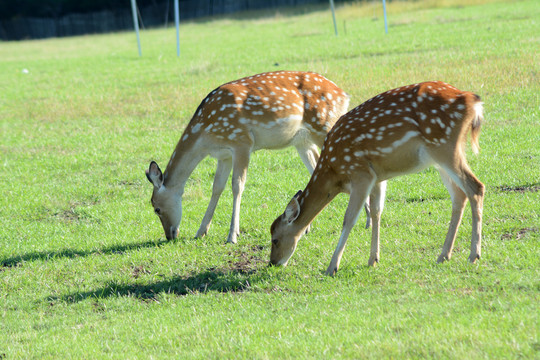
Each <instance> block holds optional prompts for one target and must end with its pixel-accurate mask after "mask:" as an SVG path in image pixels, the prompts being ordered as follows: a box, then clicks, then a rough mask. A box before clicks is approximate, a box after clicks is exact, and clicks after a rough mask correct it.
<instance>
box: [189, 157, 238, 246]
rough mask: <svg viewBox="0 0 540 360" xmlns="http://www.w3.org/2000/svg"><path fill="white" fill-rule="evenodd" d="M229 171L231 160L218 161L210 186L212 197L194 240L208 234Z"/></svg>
mask: <svg viewBox="0 0 540 360" xmlns="http://www.w3.org/2000/svg"><path fill="white" fill-rule="evenodd" d="M231 169H232V159H231V158H228V159H224V160H218V164H217V169H216V175H215V176H214V184H213V185H212V197H211V198H210V203H209V204H208V208H207V209H206V213H205V214H204V217H203V220H202V222H201V226H200V227H199V230H198V231H197V234H196V235H195V237H196V238H199V237H203V236H205V235H206V234H207V233H208V229H209V228H210V224H211V223H212V217H213V216H214V211H215V210H216V206H217V203H218V201H219V197H220V196H221V193H223V190H224V189H225V185H227V179H228V178H229V174H230V173H231Z"/></svg>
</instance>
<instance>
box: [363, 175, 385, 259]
mask: <svg viewBox="0 0 540 360" xmlns="http://www.w3.org/2000/svg"><path fill="white" fill-rule="evenodd" d="M385 195H386V181H382V182H380V183H376V184H375V186H374V187H373V190H371V195H370V200H371V203H370V207H371V214H370V215H371V223H372V225H373V228H372V229H371V253H370V255H369V261H368V266H375V265H377V263H378V262H379V229H380V224H381V214H382V211H383V207H384V198H385ZM366 210H367V208H366Z"/></svg>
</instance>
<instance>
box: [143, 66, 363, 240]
mask: <svg viewBox="0 0 540 360" xmlns="http://www.w3.org/2000/svg"><path fill="white" fill-rule="evenodd" d="M348 106H349V97H348V95H347V94H346V93H345V92H344V91H343V90H341V89H340V88H339V87H337V86H336V85H335V84H334V83H333V82H332V81H330V80H328V79H326V78H324V77H323V76H321V75H319V74H316V73H312V72H293V71H278V72H270V73H264V74H258V75H254V76H250V77H247V78H243V79H240V80H236V81H232V82H229V83H227V84H224V85H221V86H220V87H218V88H217V89H215V90H214V91H212V92H211V93H210V94H209V95H208V96H207V97H206V98H205V99H204V100H203V101H202V102H201V104H200V105H199V107H198V109H197V110H196V111H195V114H194V115H193V118H192V119H191V121H190V122H189V124H188V125H187V128H186V129H185V131H184V133H183V134H182V136H181V138H180V140H179V141H178V144H177V145H176V149H175V150H174V152H173V154H172V156H171V158H170V161H169V164H168V165H167V168H166V169H165V172H163V173H162V171H161V170H160V168H159V166H158V165H157V163H155V162H153V161H152V162H151V163H150V166H149V169H148V170H147V171H146V176H147V178H148V180H149V181H150V182H151V183H152V184H153V185H154V191H153V194H152V200H151V201H152V205H153V206H154V211H155V212H156V214H157V215H158V216H159V218H160V220H161V223H162V225H163V229H164V230H165V236H166V237H167V239H174V238H176V236H177V235H178V227H179V224H180V220H181V217H182V194H183V193H184V187H185V185H186V181H187V180H188V177H189V176H190V175H191V173H192V172H193V170H194V169H195V167H196V166H197V165H198V164H199V163H200V162H201V161H202V160H203V159H204V158H205V157H206V156H212V157H214V158H217V160H218V164H217V170H216V174H215V178H214V184H213V188H212V197H211V199H210V203H209V204H208V208H207V210H206V213H205V215H204V217H203V220H202V223H201V226H200V228H199V230H198V231H197V234H196V235H195V236H196V237H201V236H204V235H205V234H206V233H207V232H208V229H209V227H210V222H211V221H212V216H213V214H214V210H215V208H216V205H217V203H218V200H219V197H220V195H221V193H222V192H223V189H224V188H225V185H226V183H227V179H228V177H229V174H230V172H231V169H232V172H233V175H232V189H233V211H232V219H231V225H230V230H229V235H228V239H227V241H228V242H231V243H236V239H237V236H238V234H239V231H240V225H239V213H240V200H241V197H242V192H243V191H244V184H245V181H246V173H247V168H248V164H249V158H250V154H251V153H252V152H254V151H256V150H259V149H280V148H284V147H288V146H294V147H296V149H297V151H298V153H299V154H300V157H301V158H302V161H303V162H304V164H305V166H306V167H307V168H308V170H309V172H310V173H312V172H313V169H314V168H315V165H316V164H317V161H318V159H319V151H318V148H317V147H319V148H320V147H321V146H322V145H323V143H324V138H325V136H326V134H327V133H328V131H330V129H331V128H332V126H333V125H334V123H335V122H336V120H337V119H338V118H339V117H340V116H341V115H342V114H344V113H345V112H347V108H348ZM366 210H367V208H366Z"/></svg>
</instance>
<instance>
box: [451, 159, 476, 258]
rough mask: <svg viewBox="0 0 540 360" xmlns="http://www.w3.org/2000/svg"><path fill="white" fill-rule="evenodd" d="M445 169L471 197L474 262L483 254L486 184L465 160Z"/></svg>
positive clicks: (472, 255) (472, 253)
mask: <svg viewBox="0 0 540 360" xmlns="http://www.w3.org/2000/svg"><path fill="white" fill-rule="evenodd" d="M444 170H445V171H446V172H447V173H448V175H449V177H450V179H451V180H452V181H453V182H454V183H455V184H456V185H457V186H458V187H459V188H460V189H461V190H462V191H463V192H464V193H465V195H466V196H467V198H468V199H469V202H470V203H471V211H472V235H471V253H470V255H469V262H471V263H474V262H475V261H476V259H480V255H481V244H482V211H483V206H484V192H485V187H484V184H482V183H481V182H480V180H478V178H477V177H476V176H475V175H474V174H473V173H472V171H471V169H470V168H469V166H468V165H467V163H466V162H465V161H464V160H460V161H458V165H457V166H456V167H453V168H446V167H445V168H444ZM452 216H454V215H453V213H452ZM451 225H452V224H451ZM454 237H455V235H454ZM452 242H453V241H452ZM445 245H446V242H445ZM443 250H444V249H443Z"/></svg>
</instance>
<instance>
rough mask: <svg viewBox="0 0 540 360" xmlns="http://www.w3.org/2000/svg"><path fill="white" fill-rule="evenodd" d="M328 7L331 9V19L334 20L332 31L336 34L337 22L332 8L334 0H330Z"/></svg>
mask: <svg viewBox="0 0 540 360" xmlns="http://www.w3.org/2000/svg"><path fill="white" fill-rule="evenodd" d="M330 8H331V9H332V19H333V20H334V32H335V33H336V36H338V32H337V24H336V11H335V10H334V0H330Z"/></svg>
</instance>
